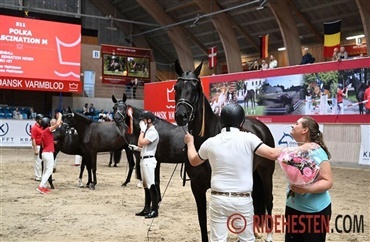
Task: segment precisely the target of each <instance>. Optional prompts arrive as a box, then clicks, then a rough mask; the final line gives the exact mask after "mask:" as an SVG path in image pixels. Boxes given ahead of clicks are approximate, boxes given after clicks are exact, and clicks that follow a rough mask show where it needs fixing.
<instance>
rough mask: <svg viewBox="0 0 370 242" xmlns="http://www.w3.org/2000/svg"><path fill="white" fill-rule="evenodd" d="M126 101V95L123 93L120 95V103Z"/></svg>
mask: <svg viewBox="0 0 370 242" xmlns="http://www.w3.org/2000/svg"><path fill="white" fill-rule="evenodd" d="M126 100H127V96H126V93H123V94H122V102H124V103H125V102H126Z"/></svg>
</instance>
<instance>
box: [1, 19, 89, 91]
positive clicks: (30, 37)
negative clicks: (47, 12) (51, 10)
mask: <svg viewBox="0 0 370 242" xmlns="http://www.w3.org/2000/svg"><path fill="white" fill-rule="evenodd" d="M0 22H1V25H0V80H1V82H0V83H1V85H0V86H1V88H5V89H21V90H35V91H36V90H37V91H58V92H59V91H60V92H69V91H72V92H75V91H76V92H81V91H82V86H81V83H80V60H81V26H80V25H76V24H66V23H58V22H50V21H42V20H37V19H29V18H18V17H10V16H3V15H0ZM76 85H77V88H76ZM69 86H71V88H70V87H69Z"/></svg>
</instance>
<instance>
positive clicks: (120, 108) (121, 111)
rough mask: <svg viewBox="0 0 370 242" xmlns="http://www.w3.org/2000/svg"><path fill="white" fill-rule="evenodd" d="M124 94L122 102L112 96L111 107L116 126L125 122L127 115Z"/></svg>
mask: <svg viewBox="0 0 370 242" xmlns="http://www.w3.org/2000/svg"><path fill="white" fill-rule="evenodd" d="M126 100H127V97H126V94H125V93H123V96H122V100H117V99H116V97H115V96H114V95H112V101H113V103H114V106H113V111H114V115H113V119H114V122H116V125H117V126H118V125H120V124H122V123H124V122H125V120H126V115H127V104H126Z"/></svg>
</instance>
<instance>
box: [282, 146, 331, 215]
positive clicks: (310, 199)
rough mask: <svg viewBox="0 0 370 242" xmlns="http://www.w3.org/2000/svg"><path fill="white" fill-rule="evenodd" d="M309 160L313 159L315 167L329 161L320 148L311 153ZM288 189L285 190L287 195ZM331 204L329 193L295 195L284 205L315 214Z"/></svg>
mask: <svg viewBox="0 0 370 242" xmlns="http://www.w3.org/2000/svg"><path fill="white" fill-rule="evenodd" d="M311 159H313V160H314V161H315V163H316V165H318V166H320V164H321V162H323V161H327V160H329V158H328V155H327V154H326V152H325V151H324V150H323V149H322V148H321V147H320V148H318V149H315V150H313V151H312V154H311ZM288 192H289V187H288V188H287V194H288ZM330 203H331V198H330V194H329V191H325V192H323V193H306V194H303V195H301V194H297V193H296V194H295V196H294V197H292V196H290V197H289V198H288V199H287V201H286V205H287V206H288V207H291V208H293V209H295V210H298V211H301V212H304V213H315V212H320V211H322V210H323V209H324V208H326V207H327V206H329V204H330Z"/></svg>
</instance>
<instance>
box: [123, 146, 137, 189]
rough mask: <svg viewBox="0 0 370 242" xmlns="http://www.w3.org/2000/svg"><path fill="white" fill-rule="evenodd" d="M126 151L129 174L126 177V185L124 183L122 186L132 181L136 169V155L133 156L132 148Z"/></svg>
mask: <svg viewBox="0 0 370 242" xmlns="http://www.w3.org/2000/svg"><path fill="white" fill-rule="evenodd" d="M125 151H126V157H127V162H128V174H127V177H126V181H125V182H124V183H122V185H121V186H126V185H127V184H128V183H129V182H130V181H131V176H132V172H133V170H134V167H135V161H134V154H133V152H132V150H131V149H130V148H128V147H126V148H125Z"/></svg>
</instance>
